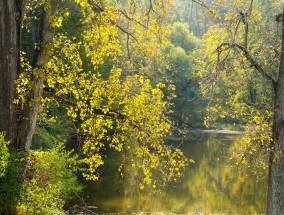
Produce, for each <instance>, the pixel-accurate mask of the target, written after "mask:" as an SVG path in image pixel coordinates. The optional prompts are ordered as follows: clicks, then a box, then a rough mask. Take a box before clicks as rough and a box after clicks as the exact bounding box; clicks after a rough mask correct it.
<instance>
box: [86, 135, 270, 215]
mask: <svg viewBox="0 0 284 215" xmlns="http://www.w3.org/2000/svg"><path fill="white" fill-rule="evenodd" d="M232 144H238V136H232V135H221V134H203V133H199V134H192V135H190V138H188V139H187V140H185V141H183V144H182V145H181V146H180V148H181V149H182V150H183V151H184V153H185V154H186V155H187V156H188V157H190V158H192V159H194V161H195V164H191V165H189V166H188V167H187V168H186V171H185V175H184V177H183V178H182V179H181V181H180V182H178V183H174V184H171V185H170V186H169V187H168V188H167V189H166V190H165V191H164V192H162V193H159V194H152V195H150V194H141V193H140V194H138V192H137V188H136V187H135V186H133V185H131V186H129V185H130V184H133V183H131V182H130V181H127V180H122V179H121V178H120V177H119V176H118V174H116V172H117V165H116V164H117V161H118V160H119V157H118V155H114V156H112V157H114V158H112V159H110V160H109V161H108V162H107V163H106V166H105V168H104V170H102V179H101V180H100V181H99V182H96V183H94V182H92V183H88V184H86V189H85V191H84V194H83V196H84V200H85V202H86V203H87V204H88V205H95V206H97V207H98V209H97V211H98V212H99V213H101V214H109V213H112V214H124V213H125V214H130V213H140V212H145V213H148V214H154V213H161V214H199V213H200V214H201V213H202V214H263V213H265V208H266V206H265V205H266V187H267V184H266V178H264V179H262V180H257V179H256V177H255V176H249V177H248V178H246V179H244V178H243V177H241V176H240V175H238V174H237V171H236V167H233V168H232V167H229V166H230V165H229V160H230V159H229V156H230V155H228V148H229V147H230V146H231V145H232ZM109 157H110V156H109Z"/></svg>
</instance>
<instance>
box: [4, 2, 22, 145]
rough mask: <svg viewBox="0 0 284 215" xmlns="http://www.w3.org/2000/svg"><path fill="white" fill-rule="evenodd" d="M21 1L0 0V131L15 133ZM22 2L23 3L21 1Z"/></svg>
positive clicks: (10, 135)
mask: <svg viewBox="0 0 284 215" xmlns="http://www.w3.org/2000/svg"><path fill="white" fill-rule="evenodd" d="M22 3H23V1H19V0H18V1H17V0H0V110H1V111H0V131H1V132H2V131H5V132H6V139H7V140H13V138H14V136H15V133H16V127H17V126H16V111H15V110H16V109H15V106H14V105H13V100H14V98H15V96H16V90H15V81H16V79H17V78H18V75H19V72H20V61H19V60H20V52H19V47H20V31H21V22H22V19H21V18H22V8H21V5H22ZM23 4H24V3H23Z"/></svg>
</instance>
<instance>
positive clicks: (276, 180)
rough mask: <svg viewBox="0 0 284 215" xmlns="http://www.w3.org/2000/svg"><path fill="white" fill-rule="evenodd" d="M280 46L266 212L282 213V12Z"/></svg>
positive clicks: (283, 201)
mask: <svg viewBox="0 0 284 215" xmlns="http://www.w3.org/2000/svg"><path fill="white" fill-rule="evenodd" d="M281 22H282V23H281V26H282V48H281V57H280V67H279V75H278V80H277V82H276V83H275V86H274V89H275V101H274V121H273V124H274V125H273V145H272V147H273V148H272V149H271V154H270V160H269V175H268V197H267V214H268V215H279V214H284V154H283V152H284V27H283V26H284V13H283V14H282V20H281Z"/></svg>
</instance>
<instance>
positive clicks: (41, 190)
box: [0, 134, 82, 214]
mask: <svg viewBox="0 0 284 215" xmlns="http://www.w3.org/2000/svg"><path fill="white" fill-rule="evenodd" d="M0 144H1V148H0V149H1V153H0V159H1V176H0V197H1V198H0V213H1V214H65V212H64V210H63V206H64V204H65V203H66V201H68V200H70V199H71V198H72V197H73V196H74V194H76V193H78V192H80V190H81V188H82V187H81V186H80V185H79V184H78V181H77V177H76V175H75V174H74V172H73V169H74V163H75V162H76V158H75V157H73V156H71V153H68V152H66V151H65V150H64V148H63V146H62V144H61V145H59V146H57V147H55V148H53V149H50V150H48V151H38V150H34V151H30V152H29V153H27V152H12V153H9V152H8V149H7V144H8V143H7V142H6V141H4V135H3V134H1V140H0Z"/></svg>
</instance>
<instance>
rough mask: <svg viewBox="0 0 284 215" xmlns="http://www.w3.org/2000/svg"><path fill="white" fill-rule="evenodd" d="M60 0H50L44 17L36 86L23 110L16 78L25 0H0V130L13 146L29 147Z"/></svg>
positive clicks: (35, 63)
mask: <svg viewBox="0 0 284 215" xmlns="http://www.w3.org/2000/svg"><path fill="white" fill-rule="evenodd" d="M58 3H59V0H50V1H49V4H50V5H49V6H48V7H46V8H48V9H47V10H46V11H43V14H42V17H41V28H40V36H39V40H38V41H37V43H38V44H39V47H40V48H39V49H38V50H36V54H35V57H34V62H33V66H34V71H35V72H34V73H33V76H32V80H31V82H32V85H33V89H32V90H31V93H30V95H29V96H28V98H26V101H27V102H26V104H23V105H24V109H23V110H16V107H15V106H14V105H13V101H14V99H15V97H16V86H15V81H16V80H17V78H18V76H19V74H20V38H21V37H20V35H21V27H22V20H23V14H24V11H25V5H26V0H0V132H1V131H5V132H6V139H7V140H11V141H12V143H13V144H11V148H22V149H23V148H25V149H26V150H29V149H30V146H31V142H32V136H33V133H34V129H35V125H36V120H37V115H38V112H39V111H40V108H41V102H40V98H41V96H42V91H43V82H44V77H45V76H44V66H45V64H46V63H47V62H48V59H49V57H50V49H51V47H52V46H51V44H52V40H53V36H54V27H53V25H52V23H51V22H50V21H51V20H53V17H54V16H55V13H56V9H57V5H58Z"/></svg>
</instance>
